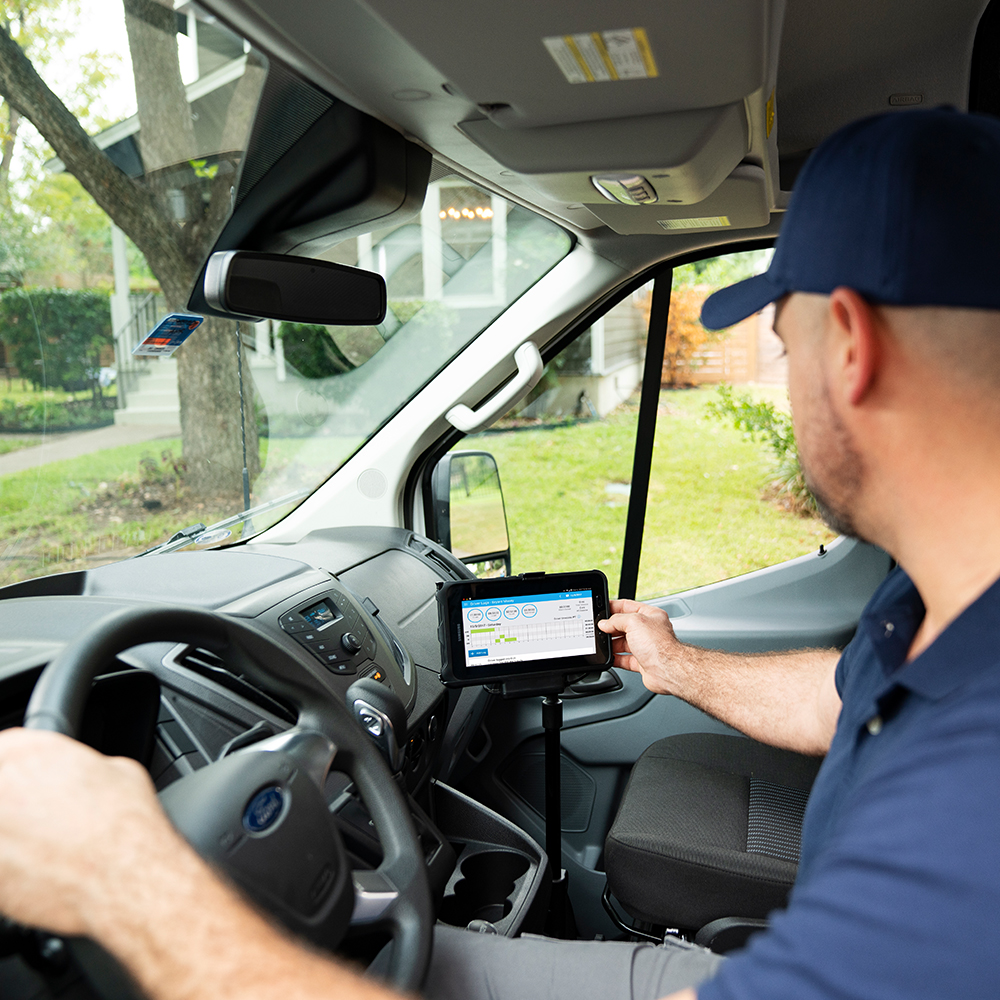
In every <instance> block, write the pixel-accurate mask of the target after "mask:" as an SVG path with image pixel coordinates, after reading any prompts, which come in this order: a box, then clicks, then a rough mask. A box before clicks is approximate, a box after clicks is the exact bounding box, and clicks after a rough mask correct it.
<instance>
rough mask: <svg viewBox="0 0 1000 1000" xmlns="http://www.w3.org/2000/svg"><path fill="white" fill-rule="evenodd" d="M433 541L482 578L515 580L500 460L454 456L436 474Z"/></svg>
mask: <svg viewBox="0 0 1000 1000" xmlns="http://www.w3.org/2000/svg"><path fill="white" fill-rule="evenodd" d="M431 501H432V504H431V521H432V525H431V530H432V531H433V533H434V539H435V541H437V542H438V543H439V544H440V545H443V546H444V547H445V548H446V549H451V551H452V552H453V553H454V554H455V555H456V556H457V557H458V558H459V559H461V560H462V562H464V563H465V565H466V566H468V567H469V569H471V570H472V572H473V573H475V574H476V576H478V577H491V576H510V541H509V540H508V537H507V514H506V511H505V510H504V505H503V490H501V488H500V470H499V469H497V463H496V459H495V458H494V457H493V456H492V455H490V454H489V453H488V452H485V451H452V452H449V453H448V454H447V455H444V456H443V457H442V458H441V460H440V461H439V462H438V464H437V465H436V466H434V471H433V473H432V474H431Z"/></svg>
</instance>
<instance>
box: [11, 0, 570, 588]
mask: <svg viewBox="0 0 1000 1000" xmlns="http://www.w3.org/2000/svg"><path fill="white" fill-rule="evenodd" d="M126 10H127V14H126ZM0 22H2V27H3V28H4V29H5V30H4V31H0V97H2V98H3V100H2V101H0V584H6V583H11V582H15V581H18V580H22V579H26V578H28V577H34V576H40V575H42V574H45V573H52V572H60V571H65V570H72V569H84V568H88V567H92V566H95V565H99V564H100V563H103V562H109V561H114V560H116V559H120V558H124V557H126V556H130V555H136V554H138V553H141V552H143V551H145V550H148V549H150V548H151V547H153V546H157V545H161V544H162V543H164V542H167V541H168V540H170V539H171V538H174V536H175V535H176V534H177V532H179V531H181V530H182V529H187V528H190V530H189V531H187V533H186V534H185V535H184V536H183V537H180V538H177V539H176V540H175V541H174V542H173V543H172V547H191V548H204V547H207V546H212V545H221V544H227V543H230V542H232V541H235V540H239V539H240V538H246V537H249V536H250V535H252V534H254V533H256V532H259V531H261V530H263V529H264V528H266V527H268V526H269V525H271V524H273V523H274V522H275V521H276V520H278V519H280V518H281V517H283V516H284V515H286V514H287V513H288V512H289V511H290V510H292V509H294V507H295V506H296V505H297V504H298V503H300V502H301V501H302V500H303V499H304V498H305V496H307V495H308V494H309V493H310V492H311V491H312V490H314V489H315V488H316V487H317V486H318V485H320V484H321V483H322V482H323V481H324V480H325V479H327V478H328V477H329V476H330V475H331V474H332V473H333V472H334V471H336V469H337V468H338V467H339V466H340V465H342V464H343V462H344V461H345V460H346V459H347V458H349V457H350V455H351V454H353V452H354V451H356V450H357V448H358V447H360V446H361V445H362V444H363V443H364V442H365V441H366V440H367V439H368V438H370V437H371V435H372V434H374V433H375V432H376V431H377V430H378V428H379V427H380V426H381V425H382V424H383V423H385V421H386V420H388V419H389V418H390V417H391V416H392V414H393V413H395V412H396V411H397V410H398V409H399V408H400V407H401V406H402V405H404V404H405V403H406V401H407V400H408V399H409V398H410V397H411V396H412V395H413V394H414V393H416V392H417V391H418V390H419V389H420V388H421V387H422V386H423V385H425V384H426V383H427V382H428V381H429V380H430V379H431V378H432V377H433V376H434V375H435V374H436V373H437V372H438V371H439V370H440V369H441V368H442V367H443V366H444V365H445V364H447V362H448V361H449V360H450V359H451V358H452V357H453V356H454V355H455V354H456V353H457V352H458V351H460V350H461V349H462V348H463V347H464V346H465V345H466V344H468V343H469V342H470V341H471V340H472V339H473V338H475V337H476V336H477V335H478V334H479V333H480V332H481V331H482V330H483V329H484V328H485V327H486V326H487V325H489V323H491V322H492V321H493V320H494V319H495V318H496V317H497V316H498V315H499V314H500V313H501V312H503V310H504V309H506V308H507V306H508V305H509V304H510V303H511V302H512V301H514V300H515V299H516V298H517V297H519V296H520V295H521V294H523V292H524V291H525V290H526V289H527V288H529V287H530V286H531V285H532V284H534V283H535V282H536V281H538V280H539V278H540V277H541V276H542V275H543V274H544V273H545V272H546V271H548V270H549V269H550V268H551V267H552V266H553V265H554V264H555V263H556V262H557V261H558V260H559V259H561V258H562V257H563V256H564V255H565V254H566V253H567V252H568V251H569V248H570V240H569V238H568V236H567V235H566V234H565V233H564V232H563V231H562V230H560V229H559V228H558V227H556V226H554V225H553V224H551V223H549V222H547V221H545V220H543V219H541V218H539V217H537V216H535V215H533V214H532V213H530V212H528V211H526V210H524V209H521V208H519V207H517V206H513V205H511V204H509V203H507V202H506V201H504V200H503V199H502V198H499V197H497V196H496V195H492V194H490V193H489V192H486V191H483V190H481V189H480V188H478V187H476V186H475V185H473V184H471V183H470V182H468V181H467V180H465V179H463V178H461V177H457V176H445V177H442V178H440V179H437V180H435V181H434V183H432V184H431V185H430V186H429V189H428V193H427V197H426V199H425V203H424V206H423V209H422V211H421V213H420V214H419V215H418V216H417V217H415V218H413V219H411V220H409V221H407V222H405V223H403V224H402V225H398V226H395V227H393V228H392V229H386V230H380V231H376V232H373V233H370V234H365V235H362V236H357V237H355V238H352V239H349V240H347V241H345V242H343V243H341V244H340V245H338V246H335V247H333V248H332V249H331V250H329V251H327V252H326V253H325V254H324V256H325V257H326V258H327V259H330V260H334V261H337V262H340V263H346V264H350V265H357V266H360V267H363V268H367V269H370V270H373V271H378V272H379V273H381V274H382V275H383V276H384V277H385V279H386V283H387V289H388V300H389V310H388V313H387V315H386V319H385V322H384V323H382V324H380V325H379V326H377V327H360V328H359V327H321V326H311V325H301V324H291V323H279V322H271V321H264V322H262V323H242V324H239V325H237V324H235V323H233V322H229V321H225V320H221V319H216V318H209V319H206V320H205V322H203V323H202V324H201V325H200V326H199V327H198V328H197V329H196V330H195V331H194V332H192V333H191V334H190V336H189V338H188V339H187V340H186V341H185V342H184V343H183V344H182V346H180V347H179V348H177V349H176V352H175V353H173V354H172V355H170V356H162V357H156V356H144V355H142V354H141V353H140V354H138V355H137V354H136V353H134V352H135V351H136V349H137V348H139V350H140V351H141V350H143V348H141V347H140V346H139V345H140V344H141V343H142V342H143V341H144V340H146V339H147V337H148V335H149V333H150V332H151V331H152V330H153V329H154V328H155V327H156V326H157V324H158V323H159V322H160V321H162V320H163V319H164V318H165V317H166V316H168V315H169V314H172V313H185V312H186V311H187V302H188V298H189V294H190V289H191V286H192V283H193V282H194V280H195V279H196V277H197V275H198V274H199V272H200V269H201V267H202V264H203V262H204V260H205V258H206V256H207V254H208V253H209V252H210V250H211V249H212V247H213V245H214V244H215V241H216V240H217V238H218V236H219V233H220V232H221V231H222V228H223V226H224V225H225V223H226V220H227V219H228V217H229V214H230V212H231V209H232V205H233V203H234V199H235V192H236V191H237V190H239V189H240V188H239V185H240V179H241V176H242V174H243V173H244V172H246V173H247V174H248V176H249V175H253V176H257V174H258V173H259V172H260V171H261V169H262V168H261V167H260V165H259V164H258V163H257V162H256V161H255V160H254V155H250V156H249V157H248V155H247V152H246V151H247V149H248V148H257V147H255V146H253V144H252V143H251V142H250V138H251V134H252V128H253V124H254V115H255V112H256V109H257V106H258V102H259V100H260V98H261V94H262V93H264V92H265V87H266V80H267V75H268V64H267V60H266V59H265V58H264V57H263V56H261V55H260V54H258V53H256V52H255V51H253V50H252V49H251V48H250V46H249V45H248V44H247V43H246V42H245V41H244V40H243V39H242V38H239V37H238V36H236V35H234V34H233V33H232V32H230V31H229V30H228V29H226V28H225V27H224V26H222V25H220V24H219V23H218V22H217V21H216V20H215V19H214V18H213V17H212V16H211V15H209V14H207V13H206V12H204V11H202V10H201V9H200V8H198V7H197V6H195V5H193V4H190V3H176V4H175V3H172V2H169V0H164V2H162V3H160V2H156V0H127V2H126V3H124V5H123V2H122V0H23V2H21V3H13V4H5V5H4V7H3V9H2V10H0ZM32 67H33V68H34V70H35V71H37V73H38V74H39V76H40V78H41V81H42V82H41V83H39V84H38V85H37V87H36V89H35V90H32V89H31V88H32V86H33V85H32V82H31V80H32V74H30V72H23V70H25V69H27V70H29V71H30V69H31V68H32ZM15 71H18V72H15ZM23 109H30V112H29V110H23ZM299 113H305V112H301V111H300V112H299ZM78 126H82V131H80V129H79V127H78ZM88 137H89V138H88ZM247 510H249V513H250V515H251V516H250V517H249V518H247V517H246V516H245V512H246V511H247ZM220 521H221V522H223V523H222V524H218V522H220Z"/></svg>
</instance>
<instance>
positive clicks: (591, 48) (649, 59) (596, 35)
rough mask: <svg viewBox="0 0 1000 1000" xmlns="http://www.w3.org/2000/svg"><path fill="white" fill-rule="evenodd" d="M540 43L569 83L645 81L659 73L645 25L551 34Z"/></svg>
mask: <svg viewBox="0 0 1000 1000" xmlns="http://www.w3.org/2000/svg"><path fill="white" fill-rule="evenodd" d="M542 42H543V43H544V45H545V47H546V48H547V49H548V50H549V55H551V56H552V58H553V59H554V60H555V63H556V65H557V66H558V67H559V69H560V70H561V72H562V75H563V76H564V77H566V79H567V80H568V81H569V82H570V83H607V82H610V81H612V80H647V79H649V78H650V77H654V76H659V71H658V70H657V68H656V60H655V59H653V50H652V49H651V48H650V45H649V39H648V38H647V37H646V29H645V28H616V29H615V30H613V31H592V32H589V33H587V32H583V33H581V34H577V35H552V36H551V37H549V38H543V39H542Z"/></svg>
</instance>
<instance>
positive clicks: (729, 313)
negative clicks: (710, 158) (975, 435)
mask: <svg viewBox="0 0 1000 1000" xmlns="http://www.w3.org/2000/svg"><path fill="white" fill-rule="evenodd" d="M842 285H844V286H847V287H848V288H853V289H854V290H855V291H857V292H859V293H860V294H862V295H864V296H865V297H866V298H867V299H869V300H870V301H872V302H877V303H880V304H883V305H910V306H921V305H923V306H955V307H963V306H964V307H967V308H975V309H1000V119H998V118H993V117H990V116H986V115H972V114H965V113H963V112H960V111H956V110H954V109H951V108H936V109H933V110H912V111H901V112H889V113H886V114H882V115H877V116H875V117H872V118H865V119H862V120H861V121H857V122H854V123H852V124H850V125H847V126H846V127H844V128H842V129H840V130H839V131H837V132H835V133H834V134H833V135H832V136H830V137H829V138H828V139H826V140H825V141H824V142H823V143H821V144H820V145H819V146H818V147H817V148H816V150H815V152H814V153H813V154H812V155H811V156H810V157H809V159H808V161H807V162H806V165H805V167H803V169H802V172H801V174H800V175H799V178H798V181H797V183H796V185H795V191H794V194H793V195H792V199H791V203H790V204H789V207H788V211H787V212H786V213H785V218H784V221H783V222H782V226H781V236H780V238H779V239H778V243H777V248H776V250H775V252H774V256H773V257H772V258H771V265H770V267H769V268H768V269H767V271H766V272H765V273H763V274H759V275H757V276H756V277H753V278H747V279H746V280H745V281H741V282H739V283H737V284H735V285H731V286H730V287H729V288H723V289H721V290H720V291H718V292H716V293H715V294H714V295H711V296H709V298H708V299H706V300H705V304H704V306H703V307H702V310H701V321H702V323H703V324H704V325H705V326H706V327H707V328H708V329H709V330H721V329H722V328H723V327H726V326H732V325H733V324H734V323H738V322H739V321H740V320H742V319H746V317H747V316H750V315H752V314H753V313H755V312H757V311H758V310H760V309H763V308H764V306H766V305H767V304H768V303H769V302H774V301H775V300H776V299H779V298H781V297H782V296H783V295H787V294H788V293H789V292H816V293H819V294H821V295H827V294H829V293H830V292H832V291H833V290H834V289H835V288H837V287H839V286H842Z"/></svg>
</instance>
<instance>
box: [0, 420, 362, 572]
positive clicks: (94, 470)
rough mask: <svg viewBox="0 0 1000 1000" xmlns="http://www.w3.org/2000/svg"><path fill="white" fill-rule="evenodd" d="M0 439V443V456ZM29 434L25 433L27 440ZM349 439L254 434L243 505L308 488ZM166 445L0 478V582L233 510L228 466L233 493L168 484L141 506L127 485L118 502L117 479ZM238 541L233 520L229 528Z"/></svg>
mask: <svg viewBox="0 0 1000 1000" xmlns="http://www.w3.org/2000/svg"><path fill="white" fill-rule="evenodd" d="M5 440H15V441H16V440H17V439H16V438H14V437H13V436H11V438H8V439H0V454H2V453H3V444H4V443H5ZM38 440H39V439H38V438H35V439H34V442H33V443H37V441H38ZM357 444H358V442H357V441H356V440H355V439H340V438H325V439H300V438H288V439H282V438H278V439H270V440H269V439H264V440H263V441H261V461H262V463H264V464H265V466H266V473H265V475H264V477H262V478H261V479H259V480H258V481H257V482H256V483H255V484H254V496H253V497H252V501H251V502H252V503H258V502H261V501H262V500H267V499H271V498H272V497H278V496H281V495H283V494H285V493H289V492H292V491H293V490H296V489H299V488H301V487H306V486H308V487H312V486H316V485H318V484H319V483H320V482H321V481H322V480H323V479H325V478H326V476H327V475H328V473H329V469H330V467H331V465H332V464H333V463H334V462H335V461H336V459H337V457H338V456H346V455H348V454H350V452H351V451H353V450H354V448H356V447H357ZM166 451H171V452H172V453H173V454H174V455H180V454H181V441H180V439H179V438H176V439H166V440H157V441H149V442H145V443H142V444H134V445H126V446H123V447H120V448H108V449H105V450H103V451H98V452H92V453H91V454H89V455H84V456H81V457H80V458H74V459H66V460H64V461H60V462H49V463H47V464H46V465H41V466H38V467H36V468H33V469H26V470H24V471H23V472H15V473H10V474H8V475H4V476H0V585H3V584H5V583H11V582H14V581H16V580H20V579H26V578H28V577H34V576H41V575H42V574H44V573H54V572H61V571H65V570H69V569H79V568H82V567H85V566H94V565H98V564H99V563H100V562H111V561H114V560H115V559H121V558H125V557H126V556H129V555H133V554H134V553H136V552H139V551H142V550H143V549H146V548H149V547H150V546H151V545H156V544H158V543H159V542H163V541H166V540H167V539H168V538H169V537H170V535H171V534H172V533H173V532H175V531H177V530H178V529H179V528H183V527H186V526H187V525H188V524H192V523H196V522H198V521H201V522H203V523H205V524H211V523H212V522H213V521H217V520H221V519H222V518H223V517H227V516H229V515H231V514H233V513H234V512H236V511H237V510H239V509H241V508H240V504H239V499H238V497H236V493H238V487H239V470H238V469H237V470H233V483H234V496H233V497H232V498H229V499H220V498H206V499H199V498H198V497H192V496H191V495H189V494H187V493H185V492H183V491H182V492H181V493H180V494H179V495H177V493H176V491H174V490H173V489H172V488H170V487H166V488H162V487H157V486H156V485H155V484H154V485H153V487H152V495H153V496H154V497H155V498H157V499H159V500H160V501H161V506H160V507H159V508H158V509H156V510H155V511H147V510H144V509H143V508H142V507H141V503H140V502H138V501H137V498H136V497H135V495H134V494H135V490H133V491H132V502H128V503H121V502H119V501H120V500H121V499H122V498H121V496H120V494H121V492H122V491H121V489H120V484H122V483H126V484H133V485H136V484H138V482H139V479H140V465H139V460H140V459H141V458H143V456H151V457H153V458H154V459H156V460H157V461H158V462H159V460H160V456H161V455H162V454H163V453H164V452H166ZM287 512H288V507H281V508H277V509H275V510H273V511H269V512H268V513H266V514H264V515H262V516H259V517H256V518H255V519H254V526H255V527H256V528H257V529H258V530H262V529H263V528H265V527H267V526H268V525H269V524H272V523H273V522H274V521H276V520H278V519H280V518H281V517H282V516H283V515H284V514H286V513H287ZM232 530H233V538H239V534H240V528H239V526H237V527H235V528H233V529H232Z"/></svg>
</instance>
